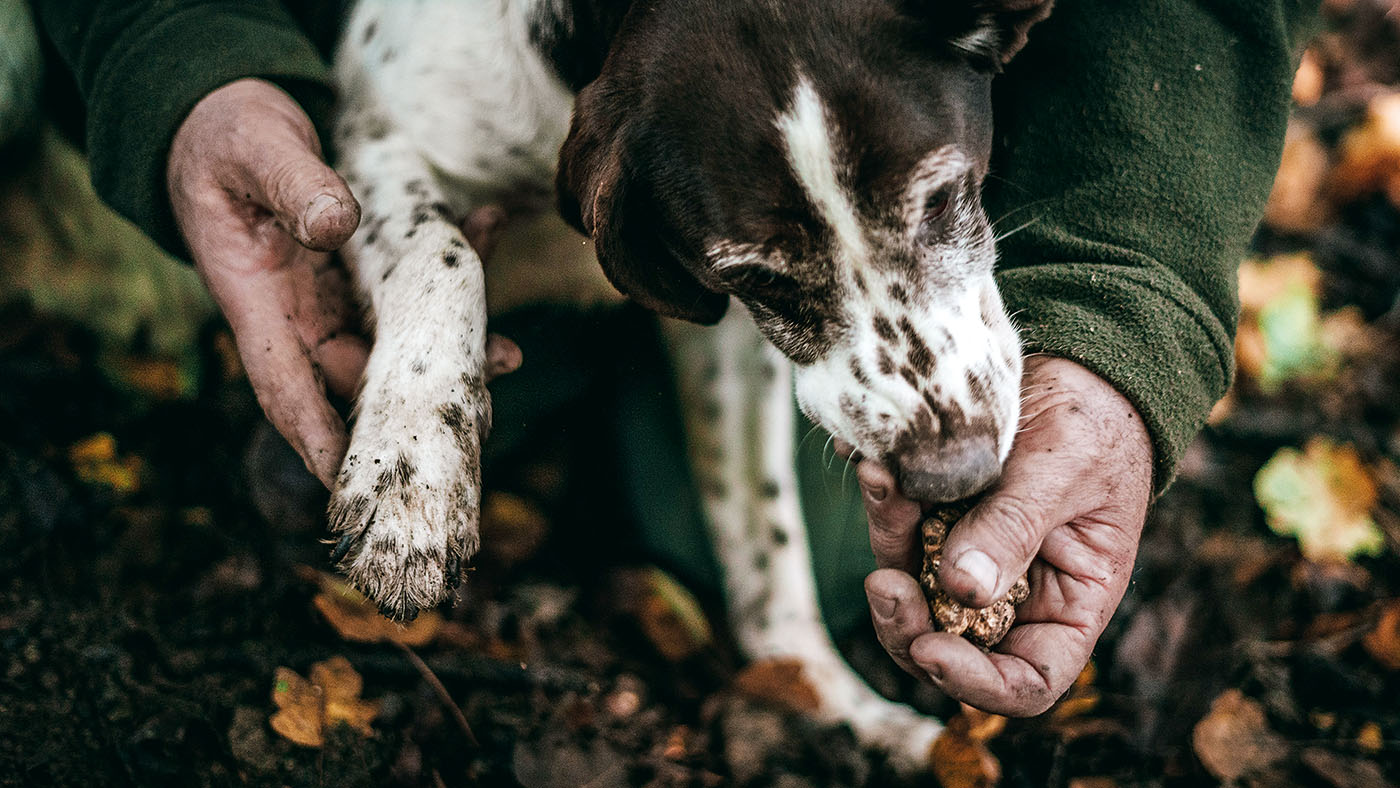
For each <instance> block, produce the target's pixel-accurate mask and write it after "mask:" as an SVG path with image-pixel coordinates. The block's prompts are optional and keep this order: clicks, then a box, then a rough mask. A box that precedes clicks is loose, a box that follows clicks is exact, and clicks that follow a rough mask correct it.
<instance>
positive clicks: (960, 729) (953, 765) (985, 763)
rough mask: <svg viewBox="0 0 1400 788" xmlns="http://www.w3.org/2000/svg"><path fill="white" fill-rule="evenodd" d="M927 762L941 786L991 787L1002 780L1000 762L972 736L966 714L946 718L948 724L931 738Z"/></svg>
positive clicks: (948, 787)
mask: <svg viewBox="0 0 1400 788" xmlns="http://www.w3.org/2000/svg"><path fill="white" fill-rule="evenodd" d="M929 762H930V764H931V765H932V767H933V774H934V776H935V777H937V778H938V784H939V785H941V786H942V787H943V788H991V786H994V785H997V784H998V783H1000V782H1001V762H1000V761H998V760H997V758H996V756H995V755H992V753H991V750H988V749H987V745H986V744H984V743H982V742H981V741H978V740H976V739H974V738H973V737H972V735H971V721H970V720H969V719H968V717H967V716H966V715H965V714H958V715H956V716H955V717H953V718H952V719H951V720H948V727H946V728H944V730H943V733H942V734H940V735H939V737H938V738H937V739H934V740H933V747H932V749H931V750H930V752H929Z"/></svg>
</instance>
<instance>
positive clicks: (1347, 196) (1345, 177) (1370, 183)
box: [1330, 93, 1400, 202]
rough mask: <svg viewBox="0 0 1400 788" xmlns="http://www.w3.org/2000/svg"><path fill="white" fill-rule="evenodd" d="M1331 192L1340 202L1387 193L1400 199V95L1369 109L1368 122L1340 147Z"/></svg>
mask: <svg viewBox="0 0 1400 788" xmlns="http://www.w3.org/2000/svg"><path fill="white" fill-rule="evenodd" d="M1337 154H1338V158H1337V165H1336V166H1335V167H1334V168H1333V169H1332V175H1331V178H1330V190H1331V192H1332V194H1333V199H1334V200H1337V201H1338V202H1350V201H1352V200H1356V199H1357V198H1360V197H1364V196H1366V195H1368V194H1372V193H1374V192H1377V191H1385V192H1386V195H1387V197H1389V198H1390V199H1391V201H1392V202H1394V201H1395V200H1396V199H1397V197H1400V190H1397V187H1400V178H1397V175H1400V93H1382V94H1380V95H1377V96H1375V97H1374V98H1372V99H1371V100H1370V102H1369V103H1368V104H1367V105H1366V117H1365V119H1364V120H1363V121H1362V122H1361V123H1360V124H1359V125H1358V126H1356V127H1355V128H1354V129H1352V130H1351V131H1349V132H1347V134H1346V136H1344V137H1343V138H1342V141H1341V144H1340V145H1338V147H1337Z"/></svg>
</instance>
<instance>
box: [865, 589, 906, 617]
mask: <svg viewBox="0 0 1400 788" xmlns="http://www.w3.org/2000/svg"><path fill="white" fill-rule="evenodd" d="M897 607H899V603H898V602H895V601H894V600H893V599H891V598H889V597H887V596H879V595H878V594H871V595H870V609H871V610H873V611H875V615H876V616H877V617H879V618H882V619H890V618H894V611H895V609H896V608H897Z"/></svg>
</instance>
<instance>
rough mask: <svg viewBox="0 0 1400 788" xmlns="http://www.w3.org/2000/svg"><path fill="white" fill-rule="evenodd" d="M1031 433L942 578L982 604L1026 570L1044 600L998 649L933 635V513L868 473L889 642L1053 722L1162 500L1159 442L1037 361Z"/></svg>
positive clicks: (1027, 386) (899, 656)
mask: <svg viewBox="0 0 1400 788" xmlns="http://www.w3.org/2000/svg"><path fill="white" fill-rule="evenodd" d="M1023 391H1024V395H1025V405H1024V407H1023V411H1022V416H1021V426H1020V432H1019V433H1018V435H1017V438H1016V444H1015V446H1014V447H1013V448H1012V450H1011V455H1010V457H1009V458H1008V459H1007V462H1006V467H1005V469H1004V472H1003V474H1002V478H1001V481H1000V482H999V483H998V484H997V485H996V486H995V487H994V488H992V490H991V491H990V492H989V493H987V494H986V495H985V496H984V497H983V498H982V499H981V500H980V501H979V502H978V504H977V505H976V506H975V507H974V508H973V509H972V510H971V511H970V512H969V513H968V514H967V515H966V516H965V517H964V518H963V519H962V520H960V521H959V522H958V523H957V525H956V526H955V527H954V528H953V530H952V532H951V533H950V534H949V535H948V539H947V543H946V545H945V547H944V553H943V556H944V558H943V561H942V564H941V569H940V572H939V581H940V585H941V586H942V588H943V589H944V590H945V591H947V593H949V594H950V595H951V596H952V597H953V598H954V599H956V600H957V601H958V602H961V603H963V604H965V605H968V606H972V607H982V606H985V605H987V604H990V603H991V602H992V601H993V600H996V599H999V598H1001V597H1002V596H1004V595H1005V594H1006V593H1007V591H1008V589H1009V588H1010V586H1011V585H1012V583H1014V582H1015V581H1016V580H1017V579H1018V578H1019V577H1020V576H1021V574H1022V573H1023V572H1027V571H1028V572H1029V578H1030V588H1031V594H1030V598H1029V599H1027V600H1026V601H1025V603H1023V604H1022V605H1021V606H1020V607H1019V608H1017V611H1016V624H1015V626H1014V627H1012V629H1011V631H1010V633H1008V634H1007V636H1006V638H1005V639H1004V640H1003V641H1002V642H1001V644H1000V645H999V646H998V647H997V648H996V650H994V651H991V652H983V651H982V650H980V649H979V648H977V647H976V646H974V645H973V644H971V643H969V642H967V641H966V640H964V639H963V638H961V637H958V636H956V635H952V634H949V633H946V632H933V631H932V629H931V627H930V626H929V609H928V605H927V603H926V602H925V599H924V595H923V593H922V591H921V589H920V588H919V585H918V581H916V580H915V579H914V575H915V573H916V572H917V571H918V564H917V560H918V557H919V555H920V549H921V545H920V537H919V534H918V526H919V523H920V522H921V521H922V519H923V518H922V510H921V507H920V505H919V504H918V503H916V502H914V501H911V500H909V499H907V498H905V497H903V496H902V495H901V494H900V493H899V491H898V488H897V486H896V484H895V480H894V477H893V476H892V475H890V473H889V471H887V470H886V469H885V468H883V467H882V466H880V465H879V464H878V463H876V462H875V461H873V460H864V461H862V462H861V464H860V466H859V469H858V473H857V475H858V478H859V481H860V486H861V489H862V492H863V495H864V499H865V506H866V512H867V514H868V515H869V518H870V542H871V547H872V548H873V549H874V551H875V558H876V562H877V563H878V565H879V566H880V567H881V568H880V569H879V570H877V571H876V572H874V573H872V574H871V575H870V577H868V578H867V579H866V583H865V588H866V594H867V596H868V597H869V600H870V606H871V612H872V616H873V619H874V622H875V629H876V634H877V635H878V637H879V638H880V642H881V643H882V644H883V645H884V646H885V649H886V650H887V651H888V652H889V653H890V656H892V657H893V658H894V659H895V661H896V662H898V663H899V664H900V666H901V667H903V668H904V669H905V670H907V671H909V672H910V673H912V674H914V675H915V676H919V677H921V678H928V679H930V680H931V681H933V682H934V683H935V684H937V685H938V686H940V687H941V688H942V689H943V690H944V691H945V692H947V693H948V694H949V695H950V696H952V697H954V698H957V699H958V700H961V701H964V702H966V703H969V704H971V705H973V706H976V707H978V708H981V709H984V710H986V711H990V712H994V713H998V714H1009V715H1016V716H1029V715H1033V714H1039V713H1040V712H1043V711H1045V710H1046V709H1047V708H1049V707H1050V705H1051V704H1052V703H1054V702H1055V700H1056V698H1058V697H1059V696H1060V694H1061V693H1063V692H1064V691H1065V690H1066V689H1067V688H1068V687H1069V686H1070V684H1071V683H1072V682H1073V681H1074V678H1075V676H1077V675H1078V674H1079V671H1080V669H1081V668H1083V666H1084V664H1085V663H1086V662H1087V661H1088V659H1089V655H1090V654H1091V652H1092V651H1093V648H1094V644H1095V643H1096V642H1097V641H1098V638H1099V636H1100V635H1101V634H1102V633H1103V630H1104V627H1106V626H1107V625H1108V621H1109V619H1110V618H1111V617H1112V615H1113V611H1114V610H1115V609H1116V608H1117V606H1118V602H1119V601H1120V600H1121V599H1122V598H1123V593H1124V591H1125V590H1126V589H1127V585H1128V580H1129V577H1130V575H1131V572H1132V568H1133V560H1134V558H1135V557H1136V555H1137V545H1138V539H1139V536H1140V535H1141V531H1142V525H1143V521H1144V520H1145V518H1146V515H1147V505H1148V502H1149V500H1150V496H1151V491H1152V444H1151V441H1150V439H1149V438H1148V435H1147V430H1146V428H1145V427H1144V426H1143V423H1142V419H1141V417H1140V416H1139V415H1138V413H1137V411H1136V410H1135V409H1134V408H1133V406H1132V405H1131V404H1130V403H1129V402H1128V401H1127V400H1126V399H1124V398H1123V396H1122V395H1121V394H1119V393H1118V392H1117V391H1115V390H1114V389H1113V388H1112V387H1111V386H1110V385H1109V384H1108V383H1107V382H1105V381H1104V380H1102V379H1101V378H1099V377H1098V376H1096V375H1094V374H1093V373H1092V372H1089V371H1088V370H1087V369H1084V368H1083V367H1081V366H1079V365H1078V364H1075V363H1073V362H1071V361H1067V360H1065V359H1059V358H1046V357H1039V358H1033V359H1030V360H1028V361H1027V364H1026V374H1025V378H1024V381H1023Z"/></svg>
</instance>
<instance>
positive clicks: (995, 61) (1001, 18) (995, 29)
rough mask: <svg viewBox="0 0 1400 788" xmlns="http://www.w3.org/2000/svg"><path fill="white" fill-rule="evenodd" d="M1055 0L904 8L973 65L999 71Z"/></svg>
mask: <svg viewBox="0 0 1400 788" xmlns="http://www.w3.org/2000/svg"><path fill="white" fill-rule="evenodd" d="M1053 4H1054V0H906V8H907V9H908V11H909V12H910V13H912V14H913V15H915V16H917V17H920V18H922V19H924V20H925V21H927V22H928V23H930V24H931V25H933V26H935V27H936V28H937V30H936V32H937V33H938V34H939V35H941V36H942V37H943V38H944V40H946V41H947V42H948V45H949V46H950V47H952V48H953V49H954V50H956V51H958V52H960V53H962V54H963V55H966V56H967V57H968V58H970V59H971V60H972V62H973V64H974V65H976V66H978V67H980V68H985V69H988V70H992V71H999V70H1000V69H1001V67H1002V66H1004V65H1006V63H1007V62H1008V61H1010V60H1011V58H1012V57H1014V56H1015V55H1016V53H1017V52H1020V51H1021V48H1022V47H1024V46H1025V45H1026V37H1027V34H1028V33H1029V32H1030V29H1031V27H1032V26H1034V25H1035V23H1036V22H1039V21H1041V20H1042V19H1045V18H1046V17H1047V16H1049V15H1050V7H1051V6H1052V5H1053Z"/></svg>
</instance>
